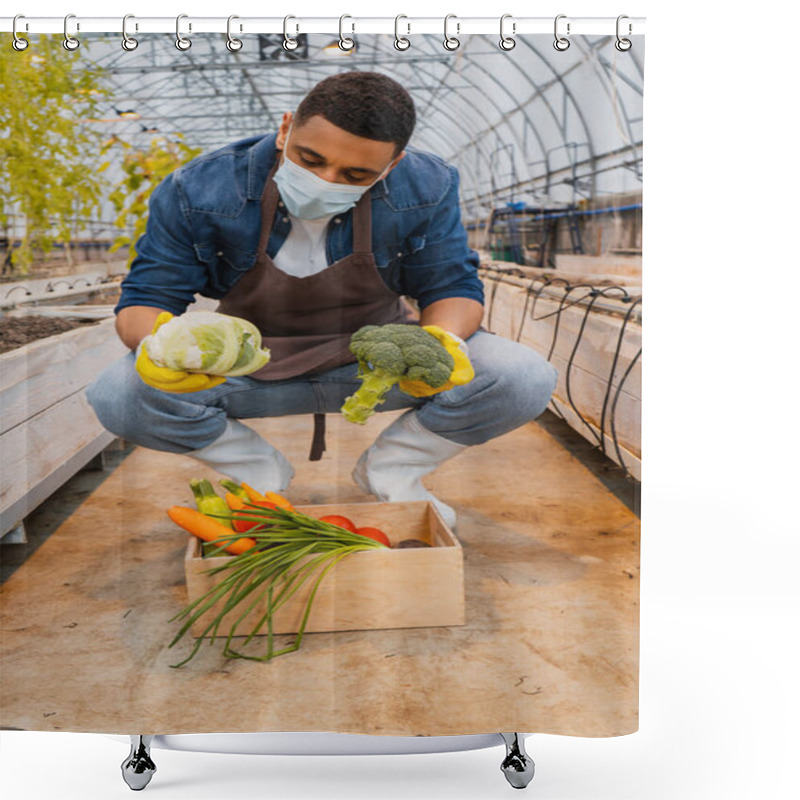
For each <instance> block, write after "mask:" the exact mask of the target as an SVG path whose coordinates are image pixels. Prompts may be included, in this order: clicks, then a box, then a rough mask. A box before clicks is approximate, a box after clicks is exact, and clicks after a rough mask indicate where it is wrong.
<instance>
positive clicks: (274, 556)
mask: <svg viewBox="0 0 800 800" xmlns="http://www.w3.org/2000/svg"><path fill="white" fill-rule="evenodd" d="M186 511H190V512H192V513H193V514H197V515H198V516H199V517H203V515H202V514H200V513H199V512H196V511H194V510H193V509H181V508H178V507H175V506H173V507H172V508H171V509H169V512H168V513H169V515H170V517H171V518H172V519H173V520H174V521H175V522H177V523H178V524H179V525H182V526H183V527H185V528H186V529H187V530H189V531H190V532H191V533H194V534H195V535H196V536H199V535H201V532H200V531H199V530H197V529H192V527H187V525H186V524H185V523H186V514H185V512H186ZM240 515H241V516H247V517H261V518H262V519H263V522H264V524H263V526H262V525H259V526H257V527H256V528H254V529H253V530H252V532H251V537H252V538H247V539H245V537H241V536H240V537H239V540H241V541H243V542H253V545H252V547H248V549H246V550H244V549H243V550H242V551H241V552H240V553H239V554H238V555H237V556H236V557H235V558H231V559H226V562H225V563H224V564H221V565H220V566H218V567H213V568H212V569H210V570H209V573H210V574H212V575H217V574H221V573H226V574H225V576H224V577H223V578H222V580H220V582H219V583H218V584H217V585H216V586H214V587H213V588H212V589H210V590H209V591H208V592H206V593H205V594H204V595H202V596H201V597H199V598H197V599H196V600H195V601H194V602H192V603H190V604H189V605H188V606H187V607H186V608H184V609H183V610H182V611H180V612H179V613H178V614H176V615H175V616H174V617H173V618H172V620H170V621H171V622H172V621H175V620H179V619H181V620H185V621H184V623H183V625H182V626H181V629H180V631H178V633H177V635H176V636H175V638H174V639H173V640H172V642H170V645H169V646H170V647H172V646H173V645H175V644H177V642H178V641H180V639H181V638H182V637H183V636H184V635H185V634H186V633H187V631H189V629H190V628H191V627H192V625H194V623H195V622H196V621H197V620H199V619H200V617H202V616H203V615H204V614H205V613H206V612H207V611H208V610H209V609H211V608H212V607H213V606H215V605H216V604H217V603H219V604H221V606H217V607H218V608H220V607H221V610H219V611H217V612H216V615H215V616H214V618H213V619H212V621H211V622H210V623H209V624H208V625H206V627H205V629H204V630H203V632H202V634H201V635H200V636H198V638H197V641H196V642H195V644H194V647H193V649H192V651H191V653H190V654H189V655H188V656H187V657H186V658H184V659H183V660H182V661H181V662H180V663H178V664H173V665H172V666H174V667H181V666H183V665H184V664H186V663H187V662H188V661H191V659H192V658H194V656H195V654H196V653H197V651H198V650H199V649H200V646H201V645H202V643H203V637H206V636H210V637H211V643H213V642H214V640H215V638H216V636H217V635H221V634H217V631H218V630H219V628H220V625H221V624H222V621H223V619H224V618H225V617H226V615H228V614H232V615H234V617H235V618H236V619H235V622H234V623H233V624H232V625H231V629H230V632H229V633H228V634H227V636H226V640H225V647H224V649H223V655H224V656H225V657H226V658H246V659H250V660H251V661H269V660H270V659H272V658H276V657H277V656H280V655H284V654H285V653H290V652H292V651H294V650H298V649H299V648H300V643H301V641H302V639H303V633H304V631H305V628H306V624H307V622H308V617H309V614H310V612H311V606H312V604H313V602H314V597H315V596H316V593H317V589H318V588H319V585H320V583H321V582H322V579H323V578H324V577H325V576H326V575H327V574H328V572H329V571H330V570H331V568H332V567H333V566H334V565H335V564H336V563H337V562H339V561H341V560H342V559H343V558H344V557H345V556H348V555H350V554H351V553H355V552H358V551H359V550H371V549H373V548H382V547H385V545H383V544H381V543H380V542H377V541H375V540H373V539H369V538H367V537H366V536H359V535H358V534H356V533H351V532H350V531H346V530H344V529H343V528H339V527H337V526H335V525H330V524H327V523H325V522H322V521H320V520H317V519H314V518H313V517H309V516H307V515H306V514H301V513H299V512H297V511H288V510H286V509H284V508H272V509H270V508H250V509H248V510H246V511H233V512H232V516H233V520H234V525H235V524H236V521H237V518H238V517H239V516H240ZM203 519H204V520H205V521H206V522H210V523H213V524H214V525H217V526H219V527H222V526H220V525H219V523H216V522H215V521H214V520H212V519H210V518H209V517H204V518H203ZM192 522H193V524H194V521H192ZM216 530H218V529H214V528H213V527H212V532H216ZM224 530H225V529H224ZM203 532H204V533H208V531H207V530H206V528H205V527H204V528H203ZM227 533H228V534H231V535H233V536H237V534H234V533H233V532H232V531H227ZM311 578H313V579H314V582H313V584H312V587H311V591H310V592H309V595H308V600H307V601H306V606H305V609H304V611H303V616H302V619H301V622H300V625H299V628H298V631H297V635H296V637H295V640H294V642H292V644H290V645H289V646H287V647H284V648H283V649H281V650H277V651H276V650H275V649H274V643H273V634H272V617H273V615H274V614H275V612H276V611H277V610H278V609H279V608H280V607H281V606H282V605H283V604H284V603H286V602H287V601H288V600H289V599H290V598H291V597H292V596H293V595H294V594H295V592H297V591H298V589H300V588H301V587H302V586H303V585H304V584H305V582H306V581H307V580H309V579H311ZM264 601H266V611H265V612H264V613H263V614H262V615H261V617H260V618H259V620H258V622H257V623H256V624H255V625H254V626H253V628H252V630H251V631H249V632H248V633H246V634H245V633H241V634H238V635H239V636H244V635H246V636H247V638H246V639H245V641H244V644H243V645H242V646H246V645H247V644H248V643H249V642H250V641H252V639H253V638H254V637H255V636H256V635H258V633H259V632H260V631H261V630H262V629H263V627H264V626H265V625H266V626H267V631H266V634H267V652H266V654H265V655H261V656H254V655H245V654H244V653H242V652H239V651H237V650H234V649H233V647H232V646H231V643H232V640H233V637H234V636H236V635H237V629H238V627H239V625H240V624H241V623H242V622H243V621H244V619H245V618H246V617H247V616H248V615H249V614H250V613H251V612H252V611H253V610H254V609H255V608H256V607H257V606H258V604H259V603H262V602H264Z"/></svg>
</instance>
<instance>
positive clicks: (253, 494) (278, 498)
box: [241, 483, 294, 511]
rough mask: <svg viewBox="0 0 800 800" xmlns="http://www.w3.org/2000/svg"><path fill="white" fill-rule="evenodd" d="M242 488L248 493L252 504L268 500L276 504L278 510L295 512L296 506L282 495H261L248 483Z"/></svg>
mask: <svg viewBox="0 0 800 800" xmlns="http://www.w3.org/2000/svg"><path fill="white" fill-rule="evenodd" d="M241 486H242V489H244V490H245V492H247V497H248V499H249V500H250V502H251V503H258V502H264V501H265V500H266V501H267V502H270V503H274V504H275V505H276V506H278V508H285V509H286V510H287V511H294V506H293V505H292V504H291V503H290V502H289V501H288V500H287V499H286V498H285V497H283V496H282V495H279V494H276V493H275V492H265V493H264V494H261V492H259V491H256V490H255V489H254V488H253V487H252V486H250V485H249V484H246V483H242V484H241Z"/></svg>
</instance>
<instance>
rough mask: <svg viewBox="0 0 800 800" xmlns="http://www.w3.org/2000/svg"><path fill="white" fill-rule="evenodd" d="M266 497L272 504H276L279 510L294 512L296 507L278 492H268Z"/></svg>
mask: <svg viewBox="0 0 800 800" xmlns="http://www.w3.org/2000/svg"><path fill="white" fill-rule="evenodd" d="M264 497H266V498H267V500H269V501H270V502H271V503H275V505H276V506H278V508H284V509H286V510H287V511H294V506H293V505H292V504H291V503H290V502H289V501H288V500H287V499H286V498H285V497H284V496H283V495H280V494H277V493H276V492H266V493H265V494H264Z"/></svg>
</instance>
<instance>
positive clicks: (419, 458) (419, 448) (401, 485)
mask: <svg viewBox="0 0 800 800" xmlns="http://www.w3.org/2000/svg"><path fill="white" fill-rule="evenodd" d="M467 447H468V445H465V444H457V443H456V442H451V441H450V440H449V439H445V438H444V437H442V436H439V435H438V434H436V433H433V431H429V430H428V429H427V428H426V427H424V426H423V425H422V423H421V422H420V421H419V420H418V419H417V414H416V411H414V410H413V409H411V410H409V411H406V412H405V414H403V415H402V416H401V417H398V418H397V419H396V420H395V421H394V422H393V423H392V424H391V425H389V426H388V427H387V428H386V429H385V430H384V431H382V432H381V434H380V436H378V438H377V439H376V440H375V443H374V444H373V445H372V447H370V448H369V449H368V450H366V451H365V452H364V453H362V455H361V458H359V459H358V462H357V463H356V466H355V469H354V470H353V480H354V481H355V482H356V484H357V485H358V486H359V488H361V489H362V491H365V492H367V493H368V494H373V495H375V497H376V498H377V499H378V500H381V501H382V502H385V503H386V502H388V503H396V502H403V501H409V500H410V501H413V500H429V501H430V502H432V503H433V504H434V505H435V506H436V508H437V510H438V511H439V513H440V514H441V515H442V518H443V519H444V521H445V522H446V523H447V525H448V527H450V528H451V529H454V528H455V524H456V512H455V511H453V509H452V508H450V506H448V505H445V504H444V503H443V502H441V500H438V499H437V498H435V497H434V496H433V495H432V494H431V493H430V492H429V491H428V490H427V489H426V488H425V487H424V486H423V485H422V481H421V480H420V479H421V478H422V477H423V476H424V475H427V474H428V473H429V472H433V470H434V469H436V467H438V466H439V465H440V464H442V463H444V462H445V461H447V460H449V459H451V458H453V457H454V456H456V455H458V454H459V453H461V452H462V451H463V450H465V449H466V448H467Z"/></svg>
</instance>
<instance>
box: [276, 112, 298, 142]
mask: <svg viewBox="0 0 800 800" xmlns="http://www.w3.org/2000/svg"><path fill="white" fill-rule="evenodd" d="M293 119H294V112H292V111H285V112H284V114H283V118H282V119H281V124H280V127H279V128H278V138H277V139H276V140H275V148H276V149H277V150H283V146H284V144H285V143H286V137H287V136H288V135H289V126H290V125H291V124H292V120H293Z"/></svg>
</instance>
